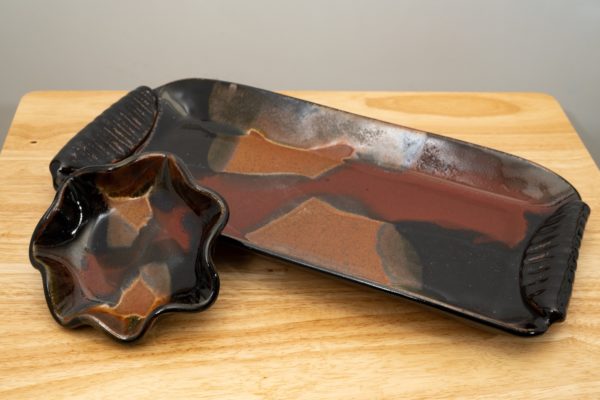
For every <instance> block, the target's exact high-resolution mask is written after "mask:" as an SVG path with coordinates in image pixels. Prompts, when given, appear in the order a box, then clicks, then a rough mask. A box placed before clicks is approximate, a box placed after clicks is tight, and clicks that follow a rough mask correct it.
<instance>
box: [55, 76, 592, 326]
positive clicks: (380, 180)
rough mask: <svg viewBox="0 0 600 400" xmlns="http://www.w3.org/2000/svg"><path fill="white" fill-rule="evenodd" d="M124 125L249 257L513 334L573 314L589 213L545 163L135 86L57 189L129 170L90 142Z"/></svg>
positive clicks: (216, 94) (341, 116) (66, 165)
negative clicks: (179, 175)
mask: <svg viewBox="0 0 600 400" xmlns="http://www.w3.org/2000/svg"><path fill="white" fill-rule="evenodd" d="M140 99H141V100H140ZM438 100H439V99H438ZM132 104H134V105H137V106H135V107H134V106H132ZM140 104H144V107H143V111H140V110H139V109H138V108H139V107H138V106H139V105H140ZM388 106H389V105H388ZM405 106H406V105H405ZM412 106H414V104H413V105H412ZM417 106H418V105H417ZM484 106H485V105H484ZM129 110H131V112H129ZM127 113H130V114H132V115H133V114H140V115H144V116H146V117H147V119H144V121H148V120H150V119H151V122H146V123H142V124H126V125H125V126H126V127H127V129H126V130H125V133H124V134H122V135H120V136H118V140H119V141H120V143H122V144H123V146H125V147H127V146H129V154H131V153H133V152H138V153H144V152H149V151H167V152H172V153H174V154H176V155H177V156H178V157H180V158H181V159H182V160H183V161H184V162H185V164H186V166H187V167H188V168H189V169H190V171H191V173H192V174H193V176H194V178H195V179H196V181H197V182H198V183H200V184H201V185H203V186H206V187H208V188H211V189H213V190H214V191H216V192H218V193H220V194H221V195H222V196H223V197H224V199H225V200H226V201H227V203H228V205H229V208H230V213H231V217H230V222H229V223H228V225H227V227H226V228H225V230H224V231H223V233H224V234H225V235H226V236H228V237H230V238H232V239H234V240H236V241H238V242H239V243H242V244H244V245H246V246H248V247H250V248H252V249H256V250H259V251H261V252H264V253H268V254H271V255H274V256H276V257H280V258H282V259H286V260H289V261H293V262H296V263H299V264H301V265H305V266H308V267H311V268H314V269H317V270H320V271H325V272H328V273H332V274H334V275H337V276H341V277H345V278H349V279H351V280H354V281H357V282H361V283H364V284H366V285H369V286H372V287H376V288H379V289H382V290H385V291H387V292H390V293H393V294H397V295H400V296H404V297H407V298H410V299H413V300H416V301H419V302H423V303H426V304H429V305H432V306H436V307H438V308H441V309H443V310H446V311H450V312H454V313H457V314H460V315H462V316H467V317H469V318H473V319H476V320H478V321H480V322H484V323H487V324H489V325H492V326H495V327H499V328H502V329H505V330H507V331H510V332H512V333H517V334H523V335H531V334H539V333H543V332H544V331H545V330H546V329H547V328H548V326H549V325H550V324H551V323H552V322H554V321H557V320H561V319H563V318H564V316H565V315H566V309H567V305H568V299H569V297H570V293H571V288H572V283H573V276H574V270H575V265H576V260H577V251H578V247H579V240H580V239H581V235H582V232H583V227H584V225H585V221H586V218H587V214H588V212H589V208H588V207H587V205H585V203H583V202H582V201H581V199H580V197H579V195H578V194H577V192H576V191H575V189H574V188H573V187H572V186H571V185H570V184H569V183H568V182H566V181H565V180H564V179H562V178H561V177H560V176H558V175H556V174H554V173H552V172H550V171H548V170H546V169H544V168H543V167H541V166H538V165H535V164H534V163H531V162H529V161H526V160H523V159H520V158H518V157H515V156H511V155H509V154H505V153H501V152H498V151H494V150H491V149H487V148H483V147H480V146H476V145H472V144H468V143H464V142H461V141H458V140H453V139H450V138H444V137H441V136H438V135H435V134H431V133H427V132H421V131H417V130H414V129H410V128H406V127H402V126H398V125H392V124H389V123H385V122H382V121H376V120H373V119H369V118H365V117H361V116H358V115H353V114H349V113H346V112H342V111H339V110H334V109H331V108H328V107H324V106H320V105H317V104H313V103H310V102H306V101H302V100H298V99H294V98H291V97H287V96H282V95H279V94H276V93H273V92H268V91H265V90H261V89H257V88H252V87H248V86H243V85H237V84H234V83H227V82H220V81H213V80H204V79H188V80H183V81H177V82H172V83H169V84H167V85H165V86H162V87H159V88H157V89H155V90H153V91H152V90H151V89H149V88H144V87H142V88H138V89H136V91H134V92H131V93H130V94H129V95H128V96H126V97H124V98H123V99H122V100H120V102H118V103H116V104H115V105H114V106H112V107H111V109H109V110H107V111H105V115H103V116H102V118H100V120H96V121H94V122H93V123H91V124H90V125H89V126H88V127H86V128H85V129H84V130H83V131H82V132H80V134H78V137H76V138H75V139H73V140H72V141H71V142H70V143H69V144H67V146H65V148H64V149H63V150H61V152H60V153H59V154H58V155H57V157H56V158H55V160H54V161H53V168H54V169H53V176H54V177H55V180H56V178H59V180H60V177H61V175H60V174H59V173H56V171H59V172H60V171H66V172H68V171H70V170H73V169H77V168H80V167H81V166H84V165H89V163H90V162H92V163H93V162H96V161H97V160H99V159H102V160H104V161H105V162H113V160H114V159H120V157H121V154H122V153H123V148H122V147H119V148H118V149H117V151H100V150H98V149H92V147H91V145H92V144H95V143H97V142H98V139H97V138H98V137H105V136H104V132H105V131H106V130H108V131H111V132H112V131H113V129H112V128H111V127H112V125H111V123H112V121H113V120H117V119H118V118H117V117H113V116H115V115H116V116H121V115H123V114H127ZM107 121H108V122H107ZM104 140H106V139H104ZM100 142H102V141H100ZM127 143H133V144H132V145H127ZM80 154H83V155H84V156H80ZM57 168H58V169H57ZM548 232H551V234H548Z"/></svg>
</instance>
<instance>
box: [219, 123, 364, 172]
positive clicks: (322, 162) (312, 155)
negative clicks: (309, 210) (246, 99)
mask: <svg viewBox="0 0 600 400" xmlns="http://www.w3.org/2000/svg"><path fill="white" fill-rule="evenodd" d="M257 155H260V156H257ZM351 155H352V148H351V147H349V146H347V145H343V144H339V145H332V146H326V147H323V148H317V149H308V150H304V149H301V150H299V149H297V148H293V147H288V146H283V145H281V144H278V143H275V142H272V141H270V140H268V139H266V138H265V137H264V135H262V134H261V133H259V132H257V131H255V130H251V131H250V132H249V133H248V134H247V135H245V136H242V137H240V138H239V140H238V142H237V145H236V147H235V149H234V150H233V154H232V155H231V158H230V159H229V161H228V162H227V165H226V167H225V168H224V170H223V172H230V173H241V174H249V175H254V174H273V173H276V174H278V175H282V174H297V175H304V176H308V177H316V176H317V175H320V174H322V173H324V172H325V171H327V170H330V169H331V168H334V167H335V166H336V165H339V164H340V163H341V162H342V161H343V160H344V159H345V158H348V157H350V156H351ZM274 171H276V172H274Z"/></svg>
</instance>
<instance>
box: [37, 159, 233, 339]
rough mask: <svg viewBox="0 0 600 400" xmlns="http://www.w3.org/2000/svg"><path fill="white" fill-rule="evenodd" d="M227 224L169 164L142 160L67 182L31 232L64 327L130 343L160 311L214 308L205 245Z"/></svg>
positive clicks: (211, 198)
mask: <svg viewBox="0 0 600 400" xmlns="http://www.w3.org/2000/svg"><path fill="white" fill-rule="evenodd" d="M226 217H227V212H226V210H225V205H224V203H223V201H222V200H221V198H220V197H219V196H218V195H216V194H214V193H213V192H211V191H209V190H205V189H202V188H200V187H199V186H198V185H197V184H195V183H194V182H193V181H192V180H190V177H189V175H188V172H186V171H185V169H184V167H183V166H182V165H181V164H180V163H179V162H178V161H177V160H176V159H175V158H174V156H167V155H162V154H145V155H143V156H141V157H139V158H134V159H130V160H126V161H125V162H124V163H120V164H117V165H114V166H108V167H91V168H88V169H82V170H80V171H79V172H77V173H76V174H74V175H72V176H71V177H69V178H68V179H67V180H66V181H65V182H64V183H63V184H62V186H60V187H59V189H58V193H57V195H56V198H55V200H54V202H53V204H52V206H51V207H50V209H49V210H48V212H47V213H46V215H44V217H43V218H42V220H41V221H40V223H39V225H38V227H37V228H36V230H35V232H34V234H33V238H32V242H31V253H30V254H31V260H32V263H33V265H34V266H35V267H36V268H38V269H39V270H40V271H41V272H42V276H43V278H44V288H45V290H46V297H47V300H48V306H49V307H50V310H51V311H52V314H53V316H54V317H55V318H56V320H57V321H58V322H59V323H60V324H62V325H65V326H69V327H76V326H79V325H92V326H95V327H98V328H101V329H103V330H104V331H106V332H107V333H108V334H110V335H111V336H113V337H114V338H116V339H120V340H124V341H131V340H135V339H138V338H139V337H141V336H142V335H143V333H144V332H145V331H146V330H147V328H148V327H149V326H150V325H151V323H152V322H153V320H154V318H155V317H156V316H157V315H158V314H160V313H163V312H165V311H196V310H202V309H204V308H206V307H208V306H209V305H210V304H212V302H213V301H214V300H215V298H216V296H217V294H218V289H219V280H218V276H217V273H216V271H215V269H214V268H213V265H212V261H211V246H212V241H213V239H214V238H215V236H216V235H217V234H218V233H219V232H220V230H221V229H222V228H223V226H224V224H225V219H226Z"/></svg>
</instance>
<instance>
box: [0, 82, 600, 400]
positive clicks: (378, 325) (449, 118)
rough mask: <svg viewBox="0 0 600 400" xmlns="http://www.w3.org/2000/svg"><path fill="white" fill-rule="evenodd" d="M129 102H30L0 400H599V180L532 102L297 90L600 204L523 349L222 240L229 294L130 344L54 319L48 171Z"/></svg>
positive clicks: (1, 291)
mask: <svg viewBox="0 0 600 400" xmlns="http://www.w3.org/2000/svg"><path fill="white" fill-rule="evenodd" d="M122 94H123V92H35V93H30V94H27V95H26V96H25V97H23V99H22V100H21V104H20V105H19V108H18V110H17V113H16V116H15V119H14V122H13V124H12V127H11V129H10V132H9V135H8V138H7V140H6V144H5V146H4V149H3V151H2V154H1V156H0V237H1V240H0V270H1V271H0V318H1V319H0V321H1V322H0V398H3V399H6V398H17V399H23V398H44V399H46V398H64V397H70V396H76V397H84V398H90V397H109V396H114V398H121V397H123V398H134V397H152V398H167V396H169V397H172V398H180V397H193V398H195V399H199V398H217V397H218V398H225V399H233V398H240V399H253V398H268V399H302V398H308V399H322V398H343V399H348V398H364V399H379V398H391V399H398V398H401V397H404V398H421V397H432V398H437V399H440V398H454V397H460V398H464V397H478V398H489V399H498V398H501V397H514V398H528V399H546V398H548V399H550V398H552V399H554V398H558V397H563V398H578V399H582V398H600V266H599V265H598V263H599V260H600V217H599V216H600V174H599V171H598V169H597V167H596V166H595V164H594V162H593V161H592V159H591V157H590V155H589V154H588V152H587V151H586V150H585V148H584V146H583V145H582V143H581V140H580V139H579V137H578V136H577V134H576V133H575V131H574V129H573V127H572V126H571V124H570V123H569V121H568V119H567V117H566V116H565V114H564V112H563V111H562V109H561V107H560V106H559V104H558V103H557V102H556V100H555V99H554V98H552V97H551V96H548V95H545V94H538V93H395V92H394V93H382V92H377V93H370V92H289V93H288V94H291V95H293V96H297V97H301V98H304V99H307V100H311V101H314V102H317V103H322V104H327V105H330V106H333V107H337V108H341V109H344V110H348V111H352V112H355V113H358V114H364V115H368V116H371V117H374V118H379V119H382V120H386V121H390V122H393V123H398V124H403V125H407V126H411V127H415V128H420V129H424V130H428V131H432V132H436V133H441V134H445V135H448V136H452V137H457V138H460V139H463V140H467V141H471V142H475V143H479V144H482V145H486V146H490V147H493V148H496V149H500V150H504V151H507V152H510V153H514V154H517V155H519V156H522V157H525V158H528V159H530V160H533V161H536V162H538V163H540V164H542V165H545V166H547V167H549V168H550V169H552V170H554V171H556V172H558V173H559V174H561V175H562V176H564V177H565V178H567V179H568V180H569V181H570V182H572V183H573V184H574V186H575V187H576V188H577V189H578V190H579V191H580V193H581V195H582V197H583V199H584V200H585V201H586V202H588V204H589V205H590V206H591V208H592V215H591V218H590V220H589V223H588V226H587V230H586V233H585V235H584V240H583V245H582V248H581V252H580V257H579V266H578V271H577V278H576V281H575V287H574V290H573V297H572V299H571V306H570V309H569V316H568V318H567V321H566V322H564V323H562V324H557V325H554V326H553V327H551V329H550V330H549V332H548V333H547V334H545V335H543V336H540V337H536V338H530V339H524V338H519V337H513V336H508V335H507V334H503V333H499V332H495V331H494V332H491V331H488V330H483V329H481V328H480V327H474V326H470V325H467V324H465V323H464V322H463V321H459V320H455V319H452V318H450V317H448V316H445V315H442V314H440V313H437V312H434V311H432V310H430V309H428V308H423V307H420V306H417V305H415V304H412V303H410V302H407V301H403V300H400V299H396V298H391V297H387V296H386V295H384V294H382V293H379V292H376V291H373V290H369V289H366V288H362V287H357V286H354V285H351V284H349V283H344V282H341V281H338V280H335V279H332V278H330V277H328V276H324V275H321V274H319V273H316V272H309V271H306V270H304V269H302V268H300V267H295V266H291V265H287V264H284V263H281V262H277V261H273V260H269V259H265V258H261V257H258V256H255V255H252V254H250V253H248V252H245V251H242V250H238V249H235V248H231V247H227V246H226V245H224V244H220V245H219V246H218V249H217V255H216V258H215V261H216V264H217V266H218V269H219V272H220V275H221V282H222V290H221V294H220V297H219V299H218V300H217V303H216V304H215V305H214V306H213V307H212V308H211V309H210V310H209V311H207V312H204V313H199V314H176V315H170V316H168V317H165V318H163V319H161V320H159V322H158V323H157V324H156V326H155V327H154V328H153V329H152V330H151V331H150V332H149V334H148V335H147V337H146V338H145V339H144V341H143V342H141V343H139V344H135V345H123V344H120V343H116V342H114V341H112V340H110V339H109V338H108V337H106V336H104V335H103V334H101V333H100V332H97V331H94V330H91V329H81V330H75V331H73V330H68V329H64V328H62V327H60V326H59V325H58V324H56V323H55V322H54V320H53V319H52V318H51V316H50V313H49V312H48V310H47V307H46V303H45V300H44V295H43V292H42V285H41V278H40V274H39V273H38V271H36V270H34V269H33V268H32V267H31V266H30V264H29V260H28V253H27V252H28V243H29V238H30V235H31V233H32V231H33V229H34V226H35V224H36V223H37V222H38V220H39V218H40V217H41V216H42V214H43V212H44V210H45V209H46V208H47V207H48V206H49V205H50V202H51V201H52V198H53V195H54V191H53V189H52V185H51V181H50V174H49V172H48V163H49V161H50V159H51V158H52V156H53V155H54V154H55V153H56V152H57V150H58V149H59V148H60V147H61V146H62V145H63V144H64V143H65V142H66V141H67V140H68V139H69V138H70V137H71V136H72V135H74V134H75V133H76V132H77V131H78V130H79V129H80V128H82V127H83V126H84V125H85V124H86V123H87V122H88V121H90V120H92V119H93V117H95V116H96V115H97V114H98V113H100V112H101V111H102V110H103V109H105V108H106V107H107V106H108V105H109V104H111V103H112V102H114V101H115V100H116V99H118V98H119V97H120V96H121V95H122Z"/></svg>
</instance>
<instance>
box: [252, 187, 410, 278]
mask: <svg viewBox="0 0 600 400" xmlns="http://www.w3.org/2000/svg"><path fill="white" fill-rule="evenodd" d="M246 239H247V240H248V241H250V242H252V243H255V244H257V245H259V246H264V247H269V248H270V249H272V250H273V251H274V252H276V253H281V254H287V255H289V256H291V257H294V258H298V259H305V260H306V261H309V262H311V263H315V264H318V265H328V266H330V268H332V270H334V271H336V272H341V273H344V274H349V275H351V276H355V277H357V278H360V279H365V280H368V281H371V282H375V283H384V284H386V285H390V284H397V283H398V282H402V284H404V285H408V286H410V287H413V288H415V287H417V286H418V285H419V284H420V270H419V267H418V264H417V263H415V262H414V260H411V259H410V255H411V253H410V251H406V250H407V249H405V248H404V246H405V245H406V243H405V241H404V240H403V239H402V237H401V236H400V235H399V234H398V233H397V232H396V230H395V229H393V228H392V229H390V228H389V224H386V223H384V222H380V221H374V220H371V219H369V218H366V217H363V216H360V215H356V214H353V213H349V212H343V211H340V210H338V209H335V208H334V207H332V206H331V205H329V204H327V203H325V202H323V201H321V200H319V199H315V198H312V199H309V200H307V201H305V202H304V203H302V204H300V205H299V206H298V207H297V208H295V209H293V210H292V211H290V212H289V213H287V214H285V215H283V216H281V217H279V218H277V219H275V220H274V221H271V222H270V223H268V224H267V225H265V226H263V227H261V228H259V229H257V230H256V231H254V232H250V233H248V234H247V235H246ZM373 243H380V246H373ZM378 247H379V248H381V251H379V248H378ZM394 250H400V251H398V252H396V251H394ZM404 257H406V259H402V258H404ZM390 263H391V264H392V265H393V270H389V267H391V266H392V265H388V266H387V267H388V271H389V272H390V273H389V275H388V271H386V265H385V264H390Z"/></svg>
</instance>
